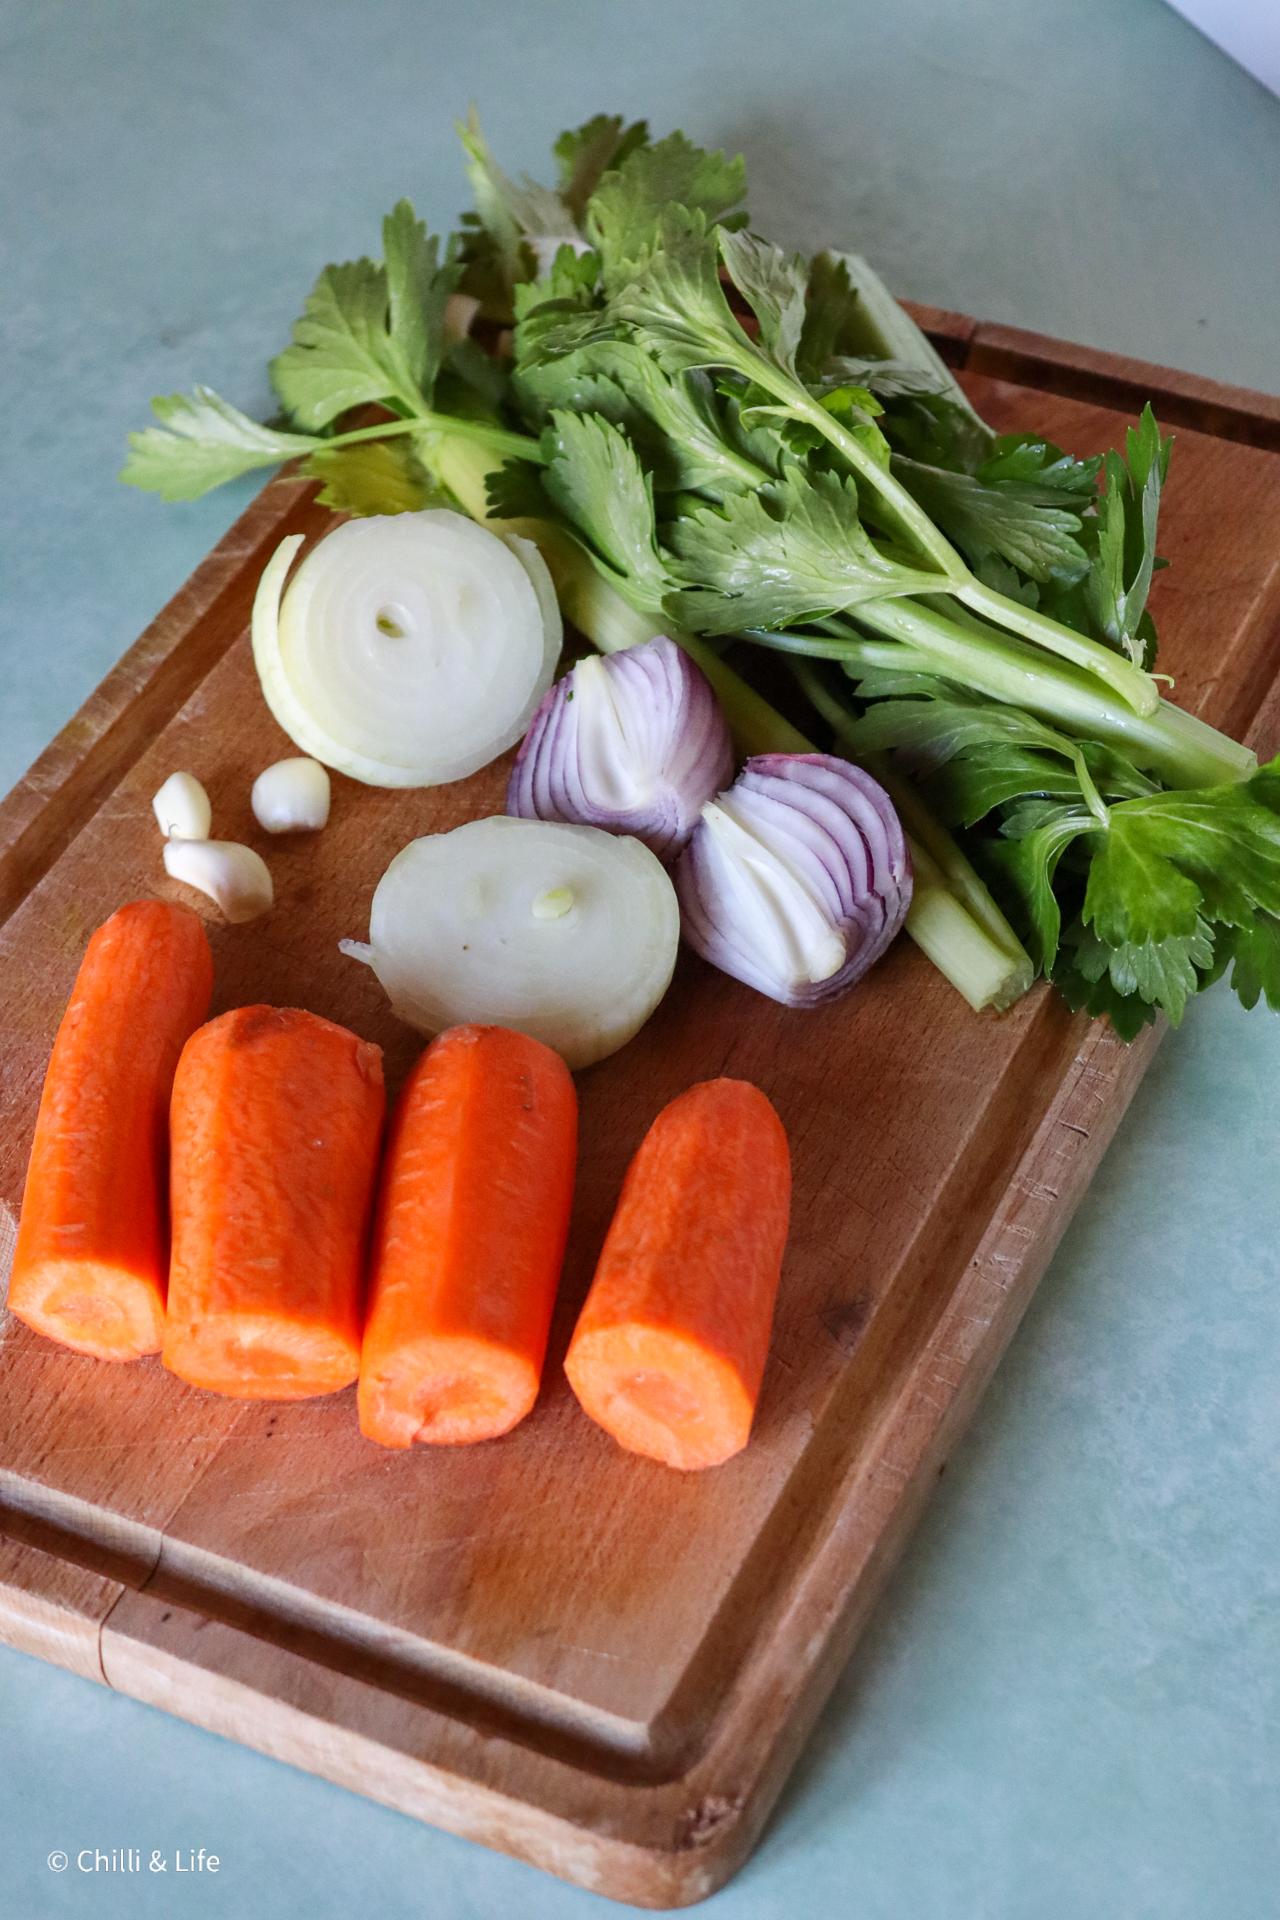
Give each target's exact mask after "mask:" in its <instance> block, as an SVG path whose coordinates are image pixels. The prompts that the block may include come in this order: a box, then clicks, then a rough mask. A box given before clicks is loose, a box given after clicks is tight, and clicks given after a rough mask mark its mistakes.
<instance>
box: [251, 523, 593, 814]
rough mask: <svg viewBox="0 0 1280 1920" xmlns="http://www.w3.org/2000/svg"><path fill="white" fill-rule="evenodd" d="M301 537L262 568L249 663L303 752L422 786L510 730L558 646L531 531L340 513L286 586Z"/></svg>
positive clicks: (548, 673)
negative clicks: (342, 518)
mask: <svg viewBox="0 0 1280 1920" xmlns="http://www.w3.org/2000/svg"><path fill="white" fill-rule="evenodd" d="M301 545H302V536H301V535H300V534H292V535H290V537H289V538H288V539H287V540H284V541H282V542H281V544H280V546H279V547H278V548H277V550H276V552H275V554H274V555H273V557H272V559H271V560H270V561H269V563H268V565H267V568H266V570H265V572H264V573H263V576H262V580H261V582H260V583H259V586H258V592H257V597H256V598H255V600H254V604H253V657H254V663H255V665H256V666H257V669H258V677H259V679H260V680H261V682H262V691H263V694H264V695H265V697H266V701H267V705H268V706H269V707H270V709H271V711H272V713H273V714H274V715H275V717H276V719H277V720H278V721H279V723H280V725H281V726H282V727H283V728H284V730H285V732H286V733H287V734H288V735H289V738H290V739H291V740H293V741H295V742H296V743H297V745H298V746H299V747H301V748H302V750H303V752H304V753H307V754H310V755H311V756H312V758H314V759H316V760H320V761H322V762H323V763H324V765H325V766H327V767H336V768H337V769H338V771H339V772H341V773H346V774H350V775H351V777H352V778H353V779H355V780H362V781H364V783H365V784H366V785H367V786H373V787H431V786H436V785H438V784H439V783H440V782H442V781H445V780H461V779H462V778H463V777H464V776H465V775H467V774H469V773H474V772H475V771H476V770H477V768H479V767H483V766H486V765H487V764H488V762H489V761H490V760H492V759H494V758H495V757H496V756H497V755H498V754H500V753H502V752H503V751H505V749H506V748H507V747H509V746H511V745H512V744H513V743H514V742H515V741H517V740H518V739H519V738H520V736H521V734H522V733H523V732H524V730H525V728H526V727H527V726H528V724H529V721H530V719H531V718H532V717H533V714H534V711H535V709H536V708H537V705H538V702H539V701H540V700H541V698H542V696H543V694H544V693H545V692H546V690H547V688H548V687H549V686H550V684H551V679H552V675H553V674H554V672H555V665H556V660H557V658H558V657H559V653H560V646H561V642H562V640H563V627H562V624H561V620H560V609H559V607H558V606H557V604H556V596H555V589H554V587H553V586H552V584H551V576H550V574H549V573H548V572H547V568H546V563H545V561H544V560H543V558H542V556H541V554H540V553H539V552H538V549H537V548H536V547H535V546H534V544H533V542H532V541H530V540H522V539H520V538H519V536H517V535H515V534H510V535H503V536H499V535H498V534H496V533H494V532H492V531H491V530H490V529H489V528H487V527H481V526H478V525H477V524H476V523H475V521H473V520H468V519H467V518H465V516H464V515H462V514H460V513H452V512H450V511H448V510H447V509H445V508H430V509H428V510H427V511H426V512H425V513H398V514H387V515H378V516H374V517H371V518H368V519H361V520H348V521H346V522H345V523H344V524H343V525H342V526H340V527H336V528H335V529H334V531H333V532H332V533H329V534H326V535H325V537H324V539H323V540H321V541H320V543H319V545H318V546H316V547H313V549H312V550H311V552H310V553H309V554H308V555H307V557H306V559H305V560H304V561H303V562H302V565H301V566H300V567H299V568H298V571H297V573H296V574H295V576H294V578H293V579H292V580H291V581H290V582H289V586H288V590H287V591H284V582H285V575H286V574H287V573H288V571H289V568H290V565H291V564H292V562H293V559H294V556H295V554H296V553H297V551H298V548H299V547H300V546H301ZM282 594H283V598H282Z"/></svg>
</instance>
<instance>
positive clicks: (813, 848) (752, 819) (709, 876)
mask: <svg viewBox="0 0 1280 1920" xmlns="http://www.w3.org/2000/svg"><path fill="white" fill-rule="evenodd" d="M675 883H676V891H677V893H678V894H679V896H680V913H681V930H682V931H683V933H684V936H685V939H686V940H687V941H688V942H689V945H690V946H691V947H692V948H693V949H694V951H695V952H697V953H700V954H701V955H702V957H703V959H704V960H709V961H710V962H711V964H712V965H713V966H716V967H719V968H720V969H721V970H722V971H723V972H725V973H729V974H732V975H733V977H734V979H735V980H743V981H745V982H746V984H747V985H748V986H751V987H755V988H757V989H758V991H759V992H761V993H766V994H768V995H769V997H770V999H772V1000H779V1001H781V1002H782V1004H783V1006H787V1007H811V1006H817V1005H818V1004H819V1003H820V1002H822V1001H824V1000H831V999H834V998H835V996H836V995H837V994H840V993H843V992H844V991H845V989H846V988H847V987H851V986H852V985H853V983H854V982H855V981H856V980H858V979H860V978H861V976H862V975H863V974H864V973H865V972H866V971H867V969H868V968H869V967H870V966H872V965H873V964H874V962H875V961H876V960H878V959H879V957H880V955H881V954H882V953H883V952H884V950H885V948H886V947H887V946H888V945H889V942H890V941H891V940H892V939H893V937H894V935H895V934H896V933H897V931H898V929H899V927H900V926H901V925H902V922H903V921H904V920H905V918H906V914H907V908H908V907H909V906H910V904H911V859H910V855H909V854H908V852H907V846H906V841H905V838H904V836H903V832H902V828H901V826H900V825H899V823H898V816H897V814H896V813H895V812H894V810H893V805H892V803H891V801H890V799H889V796H888V795H887V794H886V793H885V791H884V789H883V788H882V787H879V786H877V784H876V782H875V781H874V780H873V779H872V778H871V777H870V775H869V774H866V773H863V771H862V769H861V768H860V767H854V766H850V764H849V762H848V761H847V760H840V759H837V758H836V757H835V755H833V754H825V753H795V754H787V753H767V754H761V755H759V756H758V757H757V758H756V759H753V760H748V761H747V764H746V766H745V767H744V768H743V770H742V772H741V774H740V775H739V776H738V779H737V780H736V781H735V782H734V784H733V786H732V787H731V788H730V789H729V791H728V793H722V794H721V795H720V797H719V799H718V800H716V801H712V802H709V803H708V804H707V805H706V806H705V807H704V808H703V809H702V819H701V821H700V822H699V825H698V828H697V831H696V832H695V833H694V835H693V838H692V839H691V840H690V842H689V845H688V846H687V847H686V848H685V851H684V853H683V854H682V855H681V857H680V862H679V865H678V866H677V868H676V870H675Z"/></svg>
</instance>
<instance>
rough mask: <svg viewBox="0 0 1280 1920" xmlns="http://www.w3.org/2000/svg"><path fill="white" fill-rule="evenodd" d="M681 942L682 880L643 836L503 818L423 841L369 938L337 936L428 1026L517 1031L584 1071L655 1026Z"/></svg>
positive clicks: (391, 873) (409, 856) (384, 887)
mask: <svg viewBox="0 0 1280 1920" xmlns="http://www.w3.org/2000/svg"><path fill="white" fill-rule="evenodd" d="M679 937H680V910H679V907H678V906H677V904H676V895H675V888H674V887H673V886H672V884H671V881H670V880H669V878H668V877H667V874H666V871H665V869H664V868H663V865H662V863H661V861H660V860H658V858H657V857H656V855H654V854H652V853H650V851H649V849H648V848H647V847H646V846H643V845H642V844H641V842H640V841H639V840H630V839H624V838H621V837H620V836H618V835H617V834H612V833H605V832H604V831H603V830H602V829H601V828H599V827H577V826H566V825H562V824H559V823H553V822H550V821H544V820H513V819H511V818H509V817H507V816H505V815H498V816H495V817H494V818H491V819H487V820H473V821H471V822H470V823H469V824H468V825H467V826H464V827H455V828H454V830H453V832H452V833H436V834H429V835H427V836H426V838H425V839H422V840H414V841H411V842H410V844H409V845H408V846H407V847H406V848H405V849H404V851H403V852H402V853H398V854H397V855H396V857H395V859H394V860H393V861H392V862H391V865H390V866H389V867H388V868H387V870H386V872H385V873H384V874H383V876H382V878H381V880H380V881H379V882H378V886H377V890H376V891H375V893H374V896H373V905H372V908H371V910H370V915H369V944H368V945H367V946H365V945H363V944H361V943H360V942H358V941H355V940H343V941H340V942H339V944H340V946H341V948H342V951H343V952H344V953H346V954H349V955H351V957H352V958H353V959H356V960H363V961H364V962H365V963H366V964H367V965H369V966H371V967H372V968H373V970H374V972H375V973H376V974H377V976H378V978H379V980H380V981H381V982H382V984H383V986H384V987H385V988H386V990H387V993H388V995H389V996H390V999H391V1005H392V1008H393V1009H394V1011H395V1012H396V1013H397V1014H398V1015H399V1017H400V1018H401V1019H402V1020H404V1021H406V1022H407V1023H408V1025H409V1026H411V1027H417V1028H418V1030H419V1032H421V1033H428V1034H434V1033H440V1032H441V1031H442V1030H443V1029H444V1028H445V1027H452V1026H459V1025H462V1024H465V1023H467V1022H470V1021H476V1022H478V1023H481V1024H484V1025H493V1026H502V1027H514V1028H515V1029H516V1030H517V1032H519V1033H527V1034H529V1035H531V1037H532V1038H533V1039H535V1040H541V1041H543V1042H545V1044H546V1045H547V1046H549V1047H554V1048H555V1050H556V1052H557V1053H559V1054H561V1055H562V1056H563V1058H564V1060H565V1062H566V1064H567V1065H568V1066H570V1067H573V1068H578V1067H587V1066H590V1065H591V1063H592V1061H594V1060H602V1059H604V1057H605V1055H606V1054H609V1053H613V1052H615V1051H616V1049H617V1048H618V1047H620V1046H622V1045H623V1044H624V1042H626V1041H627V1040H629V1039H630V1038H631V1036H632V1035H633V1034H634V1033H636V1032H637V1031H638V1030H639V1028H640V1027H642V1026H643V1025H644V1022H645V1021H646V1020H647V1019H648V1018H649V1015H650V1014H651V1013H652V1012H653V1009H654V1008H655V1007H656V1006H657V1004H658V1002H659V1000H661V998H662V996H663V994H664V993H665V992H666V990H667V987H668V985H669V983H670V980H671V971H672V968H673V967H674V966H675V959H676V946H677V943H678V941H679Z"/></svg>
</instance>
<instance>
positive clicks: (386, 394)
mask: <svg viewBox="0 0 1280 1920" xmlns="http://www.w3.org/2000/svg"><path fill="white" fill-rule="evenodd" d="M382 239H383V246H384V247H385V249H386V261H385V264H382V263H375V262H374V261H372V260H351V261H348V262H347V263H346V264H345V265H344V266H338V267H326V268H325V270H324V272H323V273H322V274H321V275H320V278H319V279H318V280H317V281H316V284H315V286H314V287H313V288H312V290H311V293H310V294H309V295H308V297H307V304H306V311H305V312H304V314H303V316H302V318H301V319H300V320H298V321H296V322H295V323H294V328H293V344H292V345H291V346H288V347H286V348H285V350H284V352H283V353H281V354H277V356H276V358H275V359H274V360H273V361H272V362H271V368H270V372H271V382H272V385H273V386H274V387H275V390H276V392H277V393H278V394H279V396H280V399H281V401H282V402H283V403H284V406H285V408H286V409H287V410H288V412H289V413H291V414H292V415H293V417H294V418H295V419H296V420H297V421H299V422H300V424H302V425H303V426H306V427H309V428H311V429H312V430H313V431H314V430H317V429H319V428H321V427H326V426H328V425H329V423H330V421H332V420H336V419H337V417H338V415H339V414H340V413H345V412H346V411H347V410H348V409H349V408H350V407H355V406H361V405H363V404H366V403H367V402H369V401H371V400H379V401H382V402H383V403H384V404H385V405H387V406H389V407H390V408H391V409H392V410H393V411H394V412H396V413H400V414H403V415H409V414H412V413H414V412H417V411H420V410H421V409H422V407H423V405H424V400H425V395H427V394H428V393H430V391H431V388H432V386H433V384H434V382H435V377H436V374H437V372H438V371H439V367H440V360H441V356H442V349H443V340H444V306H445V301H446V299H447V298H448V296H449V294H450V293H451V292H452V291H453V289H454V287H455V286H456V284H457V281H458V278H459V272H460V269H459V268H458V266H457V264H456V262H455V260H454V259H453V257H452V255H451V254H450V255H449V256H447V257H446V259H445V261H444V263H443V264H439V263H438V261H437V255H438V251H439V242H438V240H437V239H436V238H435V236H434V235H432V236H431V237H430V238H428V237H427V230H426V227H425V226H424V225H423V223H422V222H421V221H419V220H418V219H416V218H415V215H414V211H413V208H412V207H411V206H410V204H409V202H408V201H407V200H401V201H400V202H399V204H398V205H397V207H396V208H395V211H394V212H393V213H391V214H389V215H388V217H387V218H386V219H385V220H384V221H383V223H382Z"/></svg>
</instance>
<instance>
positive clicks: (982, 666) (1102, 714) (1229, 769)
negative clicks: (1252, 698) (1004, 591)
mask: <svg viewBox="0 0 1280 1920" xmlns="http://www.w3.org/2000/svg"><path fill="white" fill-rule="evenodd" d="M845 617H846V618H847V619H850V620H852V621H854V622H856V623H857V625H858V626H860V627H868V628H870V629H871V630H872V632H874V633H879V634H883V635H885V636H886V637H887V638H888V639H890V640H894V641H897V642H905V643H906V648H907V650H908V651H909V652H910V654H911V656H912V657H911V659H910V660H904V659H903V657H902V655H898V656H897V657H896V658H894V657H893V656H892V655H890V654H889V653H888V651H887V650H886V649H884V648H877V649H876V651H875V653H874V654H869V653H868V652H867V651H866V649H865V646H864V645H863V644H862V643H859V642H858V641H857V640H853V641H852V642H851V645H850V647H849V649H848V652H847V654H846V656H845V657H846V658H848V659H850V660H858V659H861V660H862V661H863V663H864V664H865V665H868V666H882V667H893V666H902V667H905V668H907V670H914V671H917V672H918V671H924V672H927V673H934V674H940V675H942V676H943V677H944V678H947V679H951V680H959V681H962V682H963V683H964V684H965V685H966V686H969V687H972V688H973V689H974V690H975V691H976V692H979V693H985V694H987V695H989V697H990V698H991V699H993V700H999V701H1002V702H1004V703H1005V704H1006V705H1012V706H1017V707H1025V708H1026V709H1027V710H1028V711H1029V712H1031V713H1035V714H1038V715H1040V717H1041V718H1043V719H1048V720H1053V721H1055V722H1056V723H1057V724H1058V725H1059V726H1062V727H1064V728H1065V729H1066V731H1067V732H1068V733H1073V734H1075V735H1076V736H1077V737H1078V738H1080V739H1084V740H1101V741H1104V742H1105V743H1106V744H1107V745H1108V746H1112V747H1118V748H1119V749H1120V751H1121V752H1122V753H1125V754H1127V755H1128V756H1129V758H1130V759H1131V760H1132V761H1133V762H1134V763H1135V765H1137V766H1139V767H1144V768H1149V769H1151V770H1152V771H1153V772H1155V773H1156V774H1158V775H1159V777H1160V779H1161V780H1163V781H1164V782H1165V784H1166V785H1167V786H1171V787H1212V786H1223V785H1227V784H1230V783H1234V782H1235V781H1238V780H1245V779H1247V778H1248V777H1249V775H1250V774H1251V773H1253V772H1254V771H1255V770H1256V768H1257V764H1258V761H1257V756H1256V754H1253V753H1251V752H1250V751H1249V749H1248V748H1247V747H1242V746H1239V745H1238V744H1237V742H1236V741H1234V740H1229V739H1228V738H1227V736H1226V735H1225V734H1222V733H1218V732H1217V731H1216V730H1215V729H1214V728H1213V727H1210V726H1206V724H1205V722H1204V721H1203V720H1197V719H1196V718H1195V716H1194V715H1193V714H1189V713H1184V712H1183V711H1182V709H1181V708H1180V707H1174V706H1171V705H1170V704H1169V703H1168V702H1167V701H1163V700H1162V701H1161V702H1160V704H1159V707H1158V709H1157V711H1156V712H1155V713H1154V714H1152V715H1149V716H1144V715H1142V714H1138V713H1134V712H1133V710H1132V709H1131V708H1129V707H1126V706H1122V705H1120V704H1119V703H1117V702H1116V701H1115V700H1112V699H1108V698H1107V696H1106V693H1105V692H1104V690H1103V689H1102V688H1100V687H1099V685H1098V683H1097V681H1096V680H1095V679H1094V678H1093V677H1092V675H1090V674H1087V673H1083V672H1081V671H1080V669H1079V668H1077V667H1074V666H1072V665H1071V663H1070V662H1069V661H1062V662H1057V661H1052V660H1050V659H1048V658H1047V657H1046V656H1045V654H1044V653H1042V652H1041V651H1040V649H1039V648H1038V647H1033V646H1029V645H1028V644H1027V643H1026V642H1025V641H1021V640H1017V639H1014V638H1012V637H1003V636H997V635H994V634H993V635H990V636H985V637H980V636H978V635H977V634H975V633H973V632H972V631H971V630H970V629H969V628H968V627H967V626H961V625H959V624H958V623H957V622H956V621H954V620H949V619H947V618H946V617H945V616H943V615H942V614H939V613H937V612H936V611H934V609H933V608H931V607H926V606H923V605H921V604H919V603H918V602H914V601H907V600H892V601H890V600H876V601H862V602H861V603H860V604H859V605H858V606H857V607H856V608H850V609H849V612H848V613H847V615H846V616H845ZM828 657H836V656H835V655H834V654H829V655H828Z"/></svg>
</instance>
